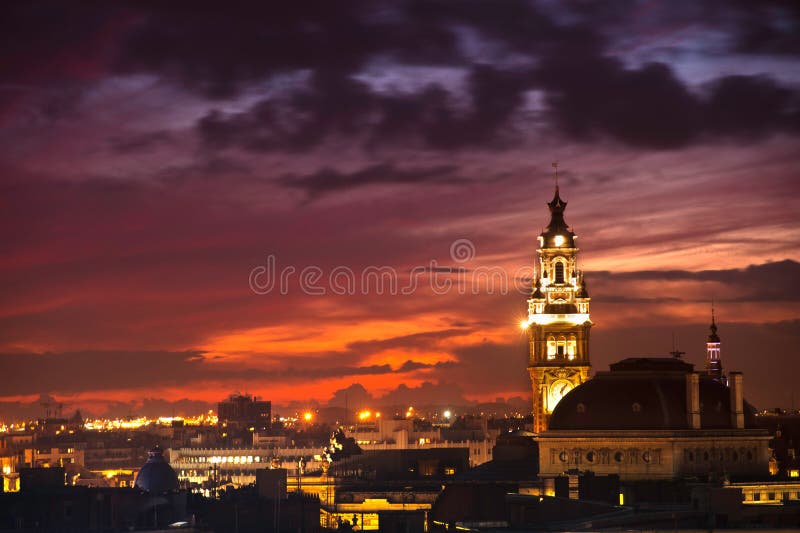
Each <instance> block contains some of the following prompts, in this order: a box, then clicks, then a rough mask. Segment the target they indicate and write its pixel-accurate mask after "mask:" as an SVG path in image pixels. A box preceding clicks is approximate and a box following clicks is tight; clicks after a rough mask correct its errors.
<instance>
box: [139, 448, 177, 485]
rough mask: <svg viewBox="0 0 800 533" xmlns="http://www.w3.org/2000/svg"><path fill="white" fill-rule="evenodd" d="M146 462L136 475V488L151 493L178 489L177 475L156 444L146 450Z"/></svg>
mask: <svg viewBox="0 0 800 533" xmlns="http://www.w3.org/2000/svg"><path fill="white" fill-rule="evenodd" d="M147 455H148V459H147V462H146V463H145V464H144V465H143V466H142V469H141V470H139V473H138V474H137V475H136V482H135V485H136V488H138V489H140V490H144V491H147V492H150V493H153V494H161V493H162V492H168V491H171V490H177V489H178V475H177V474H176V473H175V471H174V470H173V469H172V467H171V466H169V463H167V461H166V460H165V459H164V451H163V450H162V449H161V447H160V446H156V447H155V448H153V449H152V450H150V451H149V452H148V454H147Z"/></svg>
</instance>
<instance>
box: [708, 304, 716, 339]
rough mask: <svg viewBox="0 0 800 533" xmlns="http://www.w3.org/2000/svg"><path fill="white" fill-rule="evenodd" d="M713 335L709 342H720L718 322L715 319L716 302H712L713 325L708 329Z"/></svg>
mask: <svg viewBox="0 0 800 533" xmlns="http://www.w3.org/2000/svg"><path fill="white" fill-rule="evenodd" d="M708 329H709V330H710V331H711V334H710V335H709V336H708V342H719V335H717V321H716V320H715V319H714V300H711V325H710V326H709V328H708Z"/></svg>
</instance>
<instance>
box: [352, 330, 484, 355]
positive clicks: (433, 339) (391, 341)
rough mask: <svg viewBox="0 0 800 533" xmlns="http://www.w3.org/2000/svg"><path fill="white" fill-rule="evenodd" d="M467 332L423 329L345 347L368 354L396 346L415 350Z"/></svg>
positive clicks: (428, 347) (353, 343)
mask: <svg viewBox="0 0 800 533" xmlns="http://www.w3.org/2000/svg"><path fill="white" fill-rule="evenodd" d="M469 332H470V331H469V330H468V329H464V328H459V329H456V328H453V329H445V330H439V331H425V332H422V333H413V334H411V335H401V336H399V337H389V338H386V339H376V340H369V341H357V342H352V343H350V344H348V345H347V347H348V348H349V349H351V350H353V351H354V352H356V353H360V354H369V353H374V352H379V351H383V350H391V349H396V348H405V349H408V348H411V349H417V350H420V349H430V348H431V347H432V346H433V345H435V344H436V343H437V342H439V341H442V340H445V339H450V338H453V337H460V336H462V335H467V334H469Z"/></svg>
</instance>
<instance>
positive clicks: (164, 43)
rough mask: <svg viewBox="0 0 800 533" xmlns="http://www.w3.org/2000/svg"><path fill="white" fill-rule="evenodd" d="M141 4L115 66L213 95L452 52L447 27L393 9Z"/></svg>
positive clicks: (303, 4)
mask: <svg viewBox="0 0 800 533" xmlns="http://www.w3.org/2000/svg"><path fill="white" fill-rule="evenodd" d="M145 5H147V8H146V9H145V10H144V11H145V14H144V16H143V20H142V21H141V23H140V24H139V25H138V26H137V27H136V28H135V29H134V31H132V32H130V34H128V35H127V37H126V38H125V40H124V46H123V49H122V54H121V56H120V58H119V61H118V64H117V68H119V69H120V70H121V71H123V72H140V71H148V72H153V71H155V72H159V73H162V74H164V75H167V76H170V77H173V78H175V79H178V80H179V81H180V82H181V83H183V84H184V85H185V86H186V87H188V88H191V89H194V90H200V91H202V92H203V93H204V94H206V95H208V96H211V97H216V98H224V97H230V96H233V95H234V94H236V93H237V92H238V91H239V90H240V89H241V88H242V87H243V86H244V85H245V84H247V83H252V82H256V81H260V80H263V79H264V78H267V77H269V76H271V75H273V74H276V73H284V72H292V71H297V70H304V69H311V70H316V69H321V68H324V69H325V70H331V71H337V72H354V71H355V70H357V69H358V68H359V67H361V66H363V64H364V63H365V62H366V61H367V60H368V59H370V58H372V57H374V56H376V55H380V54H392V55H395V56H397V57H399V58H402V59H403V60H404V61H415V60H419V61H425V62H430V61H431V60H432V59H434V58H437V57H442V58H448V59H450V60H452V58H453V57H455V56H456V55H457V51H456V39H455V36H454V34H453V33H452V32H451V31H450V30H448V29H447V28H442V27H438V26H433V25H430V24H427V23H426V22H425V21H424V20H423V21H419V23H418V24H415V23H414V22H416V21H412V22H409V21H407V20H404V19H403V17H402V14H395V13H394V12H393V10H392V8H393V7H394V6H393V5H392V4H373V3H371V2H366V1H359V0H354V1H348V2H344V3H340V4H336V5H334V4H331V3H330V2H325V1H308V2H297V3H291V4H281V5H271V4H270V5H267V4H258V3H248V4H241V5H238V6H237V7H236V9H228V10H224V11H220V9H219V6H218V5H217V4H215V3H213V2H196V3H195V2H193V3H191V5H187V4H186V3H181V2H177V3H174V4H163V3H151V4H149V5H148V4H145Z"/></svg>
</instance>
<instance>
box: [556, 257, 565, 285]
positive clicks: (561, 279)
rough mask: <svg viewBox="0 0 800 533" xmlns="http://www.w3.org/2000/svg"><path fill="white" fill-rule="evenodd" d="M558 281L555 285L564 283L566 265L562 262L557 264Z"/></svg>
mask: <svg viewBox="0 0 800 533" xmlns="http://www.w3.org/2000/svg"><path fill="white" fill-rule="evenodd" d="M555 268H556V279H555V283H564V263H562V262H561V261H558V262H556V266H555Z"/></svg>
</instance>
